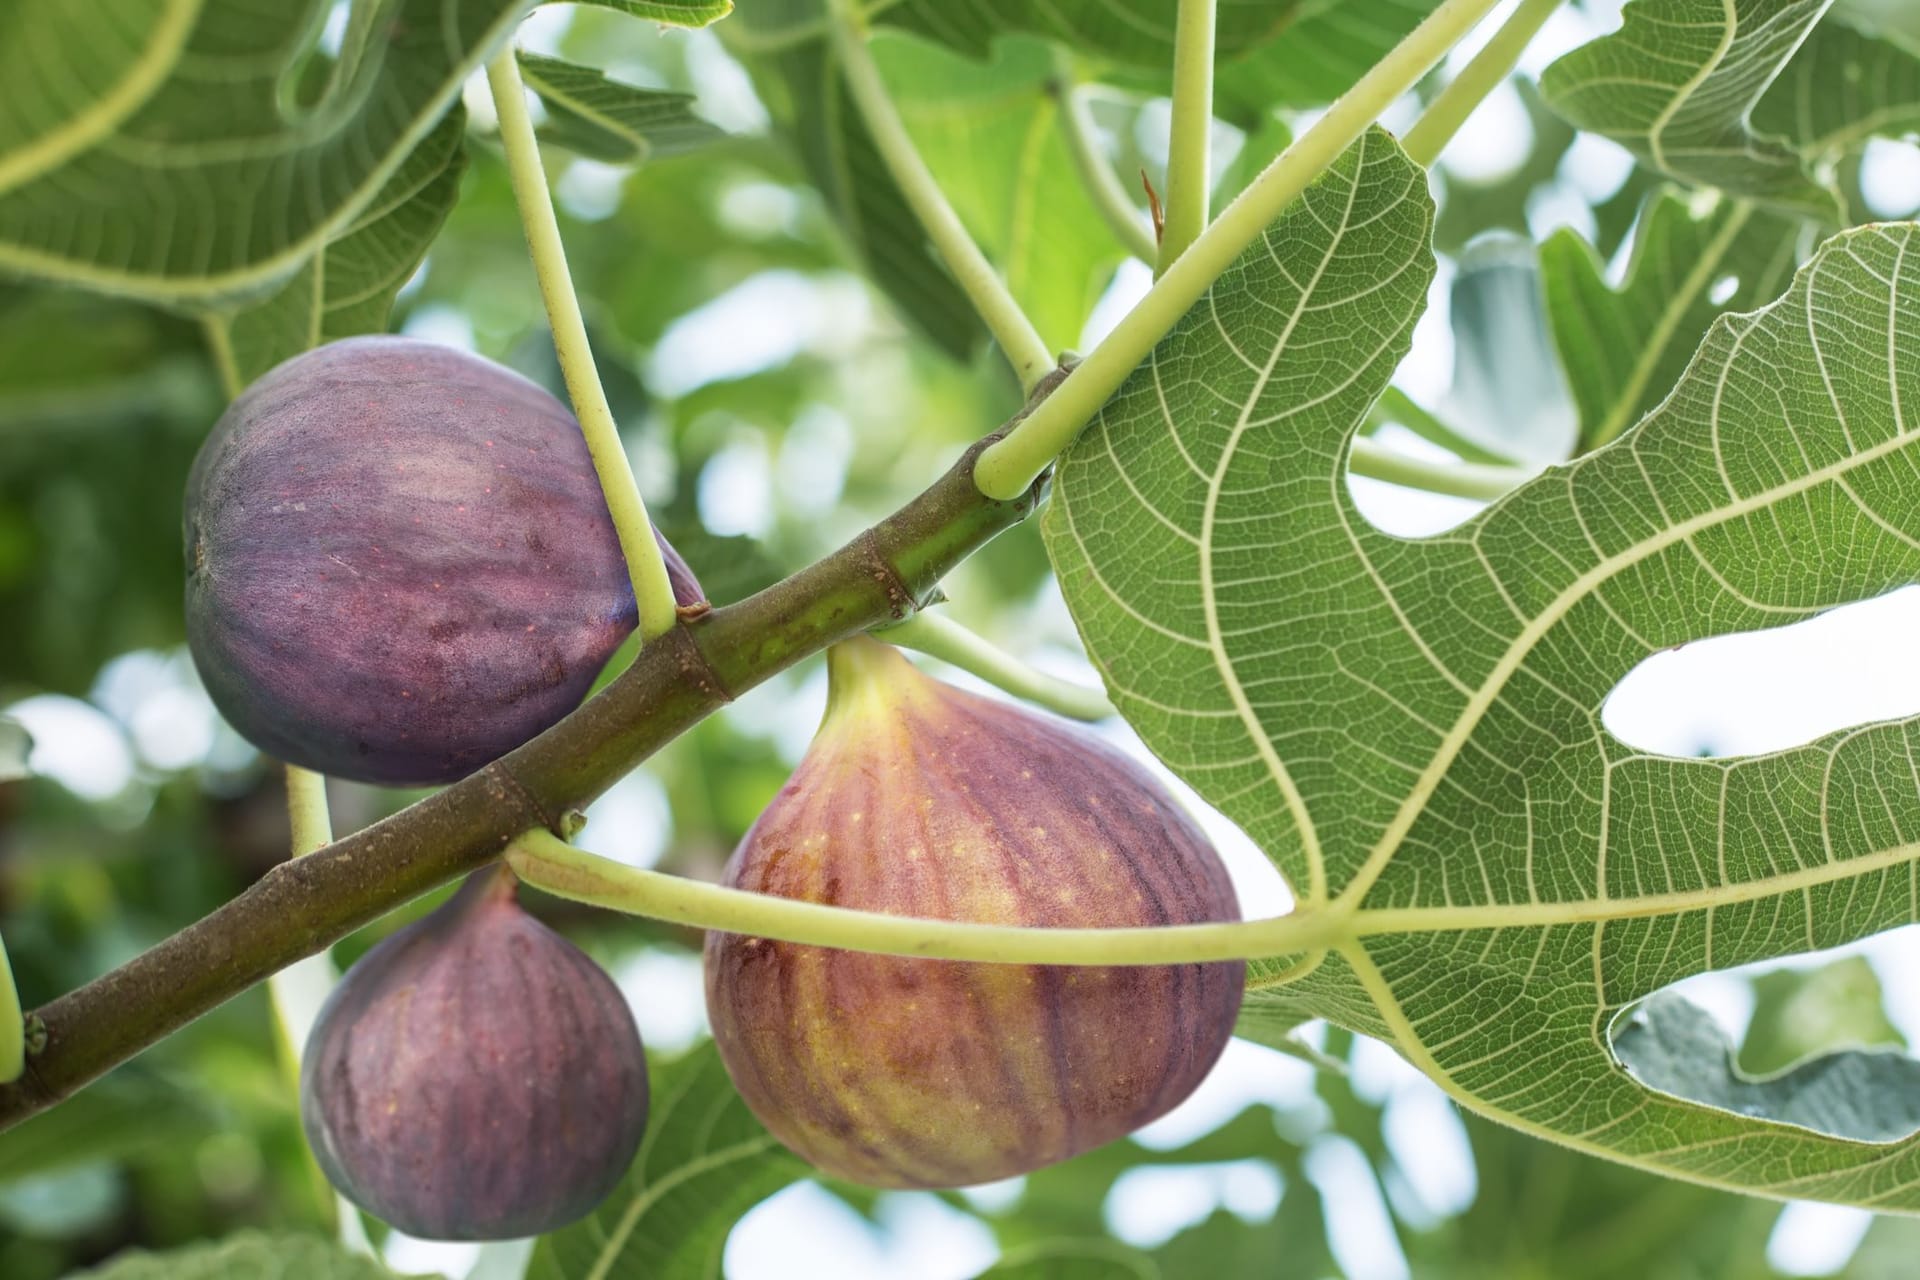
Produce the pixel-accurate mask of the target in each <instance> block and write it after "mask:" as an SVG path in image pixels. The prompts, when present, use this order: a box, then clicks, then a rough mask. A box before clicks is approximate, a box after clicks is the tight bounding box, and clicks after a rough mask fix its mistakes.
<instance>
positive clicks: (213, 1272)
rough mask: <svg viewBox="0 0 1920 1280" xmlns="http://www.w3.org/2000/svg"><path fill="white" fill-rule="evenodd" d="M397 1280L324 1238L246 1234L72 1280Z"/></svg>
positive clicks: (122, 1262) (124, 1258) (128, 1256)
mask: <svg viewBox="0 0 1920 1280" xmlns="http://www.w3.org/2000/svg"><path fill="white" fill-rule="evenodd" d="M293 1276H298V1277H299V1278H300V1280H395V1275H394V1273H393V1272H392V1271H389V1270H387V1268H386V1267H384V1266H382V1265H381V1264H380V1263H379V1261H378V1260H376V1259H374V1258H369V1257H367V1256H365V1255H364V1254H358V1253H354V1252H351V1251H350V1250H348V1249H347V1247H346V1246H345V1245H342V1244H338V1243H336V1242H334V1241H332V1240H326V1239H322V1238H321V1237H320V1236H310V1235H265V1234H262V1233H260V1232H257V1231H246V1232H242V1233H241V1234H239V1235H236V1236H229V1237H228V1238H227V1239H225V1240H221V1241H218V1242H215V1243H212V1244H193V1245H187V1246H186V1247H185V1248H181V1249H173V1250H170V1251H168V1252H165V1253H147V1252H145V1251H141V1252H131V1253H124V1254H121V1255H120V1256H119V1257H118V1258H116V1259H115V1260H113V1261H112V1262H109V1263H107V1264H106V1265H105V1266H103V1267H99V1268H96V1269H94V1270H89V1271H80V1272H76V1273H75V1274H74V1275H73V1276H72V1277H70V1280H288V1278H289V1277H293Z"/></svg>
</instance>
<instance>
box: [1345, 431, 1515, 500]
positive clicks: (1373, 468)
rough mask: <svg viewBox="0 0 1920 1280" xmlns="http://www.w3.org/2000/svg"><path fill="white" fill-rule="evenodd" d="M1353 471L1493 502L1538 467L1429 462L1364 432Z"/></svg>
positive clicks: (1357, 442)
mask: <svg viewBox="0 0 1920 1280" xmlns="http://www.w3.org/2000/svg"><path fill="white" fill-rule="evenodd" d="M1348 465H1350V466H1351V467H1352V468H1353V474H1355V475H1357V476H1366V477H1367V478H1368V479H1371V480H1385V481H1386V482H1388V483H1389V484H1397V485H1402V486H1404V487H1406V488H1408V489H1424V490H1426V491H1427V492H1428V493H1443V494H1447V495H1448V496H1450V497H1455V498H1478V499H1480V500H1481V501H1483V502H1491V501H1493V500H1494V499H1495V498H1498V497H1500V496H1502V495H1503V494H1506V493H1508V492H1509V491H1511V490H1514V489H1517V488H1519V487H1520V486H1521V485H1523V484H1525V483H1526V482H1527V481H1529V480H1531V479H1532V478H1533V477H1534V476H1535V475H1536V474H1538V473H1537V472H1536V471H1534V470H1532V469H1530V468H1527V467H1502V466H1489V465H1487V464H1485V463H1479V462H1429V461H1428V460H1426V459H1425V458H1413V457H1409V456H1407V455H1406V454H1404V453H1401V452H1400V451H1399V450H1398V449H1392V448H1389V447H1388V446H1386V445H1383V444H1381V443H1380V442H1379V441H1378V440H1373V439H1370V438H1368V437H1366V436H1361V437H1360V438H1358V439H1356V440H1355V441H1354V442H1353V453H1352V454H1351V455H1350V457H1349V459H1348Z"/></svg>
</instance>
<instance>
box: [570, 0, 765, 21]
mask: <svg viewBox="0 0 1920 1280" xmlns="http://www.w3.org/2000/svg"><path fill="white" fill-rule="evenodd" d="M571 3H573V4H591V5H598V6H599V7H601V8H602V9H614V10H617V11H618V12H620V13H629V14H632V15H633V16H634V17H636V18H645V19H646V20H647V21H648V22H660V23H665V24H666V25H667V26H670V27H704V26H708V25H710V24H712V23H715V22H718V21H719V20H720V19H722V18H724V17H726V16H727V15H728V14H730V13H732V12H733V0H571Z"/></svg>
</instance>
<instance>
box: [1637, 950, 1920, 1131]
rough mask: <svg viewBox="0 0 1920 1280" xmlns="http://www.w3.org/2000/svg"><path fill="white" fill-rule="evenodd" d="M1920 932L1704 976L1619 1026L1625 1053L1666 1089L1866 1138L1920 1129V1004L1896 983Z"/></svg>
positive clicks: (1740, 1111)
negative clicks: (1918, 1048)
mask: <svg viewBox="0 0 1920 1280" xmlns="http://www.w3.org/2000/svg"><path fill="white" fill-rule="evenodd" d="M1916 963H1920V927H1913V926H1909V927H1907V928H1902V929H1896V930H1892V931H1890V932H1887V933H1883V934H1880V935H1877V936H1876V937H1873V938H1869V939H1867V940H1865V941H1864V942H1861V943H1856V944H1853V945H1851V946H1848V947H1843V948H1837V949H1835V950H1832V951H1826V952H1820V953H1815V954H1810V955H1806V956H1801V957H1798V958H1796V959H1795V960H1793V961H1792V962H1790V963H1789V964H1786V965H1782V964H1780V963H1778V962H1767V963H1764V964H1757V965H1748V966H1744V967H1742V968H1739V969H1731V970H1725V971H1722V972H1717V973H1706V974H1699V975H1696V976H1694V977H1691V978H1687V979H1685V980H1684V981H1681V982H1677V983H1674V984H1673V985H1671V986H1669V987H1666V988H1664V989H1662V990H1660V991H1657V992H1655V993H1654V994H1653V995H1651V996H1649V997H1648V998H1647V999H1646V1000H1644V1001H1641V1002H1640V1003H1639V1004H1638V1005H1636V1006H1635V1007H1634V1008H1633V1009H1631V1010H1629V1011H1628V1012H1627V1013H1625V1014H1623V1015H1622V1016H1621V1017H1619V1018H1617V1019H1615V1021H1614V1024H1613V1026H1612V1028H1611V1030H1610V1033H1609V1035H1610V1039H1611V1041H1612V1048H1613V1053H1614V1056H1615V1058H1616V1059H1618V1061H1619V1062H1620V1064H1621V1065H1622V1066H1623V1067H1625V1068H1626V1070H1627V1071H1628V1073H1629V1074H1631V1075H1632V1076H1633V1078H1634V1079H1636V1080H1638V1081H1639V1082H1640V1083H1641V1084H1643V1085H1645V1086H1647V1087H1648V1088H1650V1089H1654V1090H1657V1091H1658V1092H1660V1093H1665V1094H1669V1095H1672V1096H1674V1097H1677V1098H1683V1099H1686V1100H1688V1101H1691V1102H1697V1103H1700V1104H1702V1105H1704V1106H1709V1107H1714V1108H1716V1109H1718V1110H1721V1111H1730V1112H1733V1113H1734V1114H1736V1115H1743V1116H1751V1117H1754V1118H1757V1119H1765V1120H1773V1121H1777V1122H1780V1123H1783V1124H1791V1125H1797V1126H1799V1127H1800V1128H1803V1129H1811V1130H1813V1131H1815V1132H1817V1133H1824V1134H1829V1135H1831V1136H1833V1137H1838V1138H1847V1139H1851V1140H1854V1141H1858V1142H1892V1141H1895V1140H1897V1139H1901V1138H1905V1137H1908V1136H1909V1135H1911V1134H1914V1133H1916V1132H1920V1059H1916V1058H1915V1057H1913V1056H1912V1055H1911V1054H1910V1053H1908V1052H1906V1048H1907V1046H1908V1045H1909V1044H1910V1043H1912V1041H1913V1037H1914V1034H1915V1033H1916V1032H1917V1031H1920V999H1916V997H1915V995H1914V994H1911V993H1908V992H1906V991H1905V990H1904V989H1903V987H1904V984H1902V983H1899V982H1897V981H1892V982H1889V983H1888V984H1887V985H1885V986H1884V987H1883V985H1882V983H1881V975H1883V974H1884V975H1887V976H1888V977H1889V978H1896V977H1897V976H1898V975H1901V974H1906V973H1911V972H1912V971H1913V968H1914V966H1915V964H1916Z"/></svg>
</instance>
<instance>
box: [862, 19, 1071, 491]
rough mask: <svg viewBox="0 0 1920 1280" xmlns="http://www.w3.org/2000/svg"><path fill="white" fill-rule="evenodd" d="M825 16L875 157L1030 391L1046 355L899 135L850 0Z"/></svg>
mask: <svg viewBox="0 0 1920 1280" xmlns="http://www.w3.org/2000/svg"><path fill="white" fill-rule="evenodd" d="M828 13H829V16H830V30H831V33H832V36H833V48H834V52H835V53H836V55H837V56H838V57H839V60H840V71H841V74H842V75H844V76H845V77H846V80H847V89H848V92H850V93H851V94H852V95H853V102H854V105H855V106H856V107H858V108H859V110H860V116H861V119H862V120H864V121H865V122H866V126H867V132H868V133H870V134H872V135H873V144H874V147H875V148H876V149H877V150H878V151H879V152H880V159H881V160H882V162H884V163H885V164H886V166H887V172H888V173H889V174H890V175H892V177H893V180H894V183H895V184H896V185H897V186H898V187H899V188H900V193H901V194H902V195H904V196H905V197H906V199H907V204H908V206H909V207H911V208H912V210H913V214H914V217H916V218H918V219H919V221H920V225H921V227H922V229H924V230H925V231H926V233H927V238H928V239H929V240H931V241H933V245H934V248H936V249H937V250H939V252H940V257H941V260H942V261H944V262H945V263H946V264H947V270H949V271H951V272H952V273H953V278H954V280H955V281H956V282H958V283H959V285H960V288H961V289H962V290H964V291H965V293H966V295H967V300H968V301H969V302H971V303H972V304H973V309H974V311H975V312H977V313H978V314H979V316H980V319H981V320H982V321H983V322H984V323H985V324H986V326H987V329H988V330H989V331H990V332H991V333H992V334H993V340H994V341H995V342H997V343H999V344H1000V350H1001V351H1002V352H1004V353H1005V354H1006V357H1007V361H1008V363H1010V364H1012V365H1013V371H1014V373H1015V374H1017V375H1018V376H1019V378H1020V389H1021V390H1022V391H1024V392H1028V393H1031V392H1032V391H1033V389H1034V387H1035V386H1037V385H1038V384H1039V382H1040V379H1042V378H1044V377H1045V376H1046V375H1047V374H1049V373H1051V372H1052V371H1053V368H1054V359H1053V353H1052V351H1051V350H1050V349H1049V348H1048V347H1047V344H1046V342H1045V341H1044V340H1043V339H1042V338H1041V337H1040V333H1039V330H1037V329H1035V328H1034V327H1033V321H1032V320H1030V319H1028V318H1027V313H1026V312H1025V311H1024V310H1023V309H1022V308H1021V306H1020V303H1019V302H1018V301H1017V300H1016V299H1015V298H1014V296H1013V292H1012V290H1010V289H1008V288H1007V285H1006V282H1005V281H1003V280H1001V278H1000V274H999V272H997V271H995V270H994V267H993V264H992V263H991V262H989V261H987V256H986V254H984V253H982V252H981V251H980V246H979V245H978V244H976V243H975V242H974V239H973V237H972V236H971V235H969V234H968V233H967V228H966V226H965V225H964V224H963V223H962V222H961V221H960V215H959V214H957V213H955V212H954V210H953V205H952V204H951V203H949V202H948V200H947V197H946V194H945V193H944V192H943V191H941V190H940V184H939V182H937V181H936V180H935V179H934V176H933V171H932V170H931V169H929V168H927V162H926V161H925V160H924V159H922V158H921V155H920V151H919V148H917V147H915V146H914V145H913V137H912V135H910V134H909V133H908V132H907V126H906V123H905V122H904V121H903V120H901V118H900V112H899V109H898V108H896V107H895V106H894V105H893V99H892V98H890V97H889V96H888V95H887V85H886V81H885V80H883V79H882V78H881V76H880V67H879V65H878V64H877V63H875V62H874V60H873V53H872V51H871V50H869V49H868V48H867V32H866V26H865V21H864V19H863V18H862V17H861V16H860V14H859V13H858V12H857V11H856V8H855V5H854V3H853V0H829V4H828ZM1022 487H1023V488H1024V486H1022Z"/></svg>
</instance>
